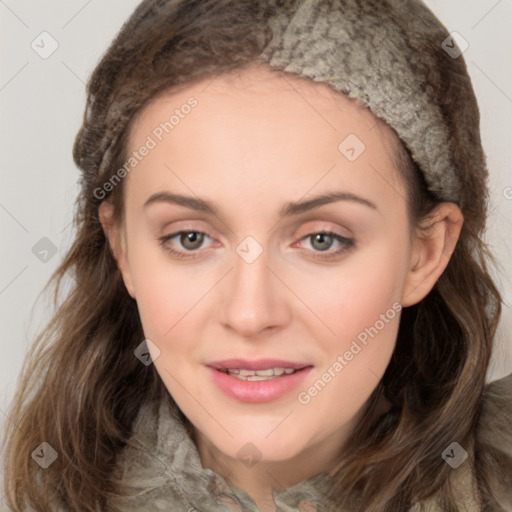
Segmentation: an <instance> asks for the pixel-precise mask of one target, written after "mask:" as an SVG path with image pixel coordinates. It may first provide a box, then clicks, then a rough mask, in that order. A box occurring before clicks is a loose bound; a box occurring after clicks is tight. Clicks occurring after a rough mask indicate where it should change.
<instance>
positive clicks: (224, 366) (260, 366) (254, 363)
mask: <svg viewBox="0 0 512 512" xmlns="http://www.w3.org/2000/svg"><path fill="white" fill-rule="evenodd" d="M206 366H210V367H211V368H215V369H217V370H234V369H240V370H267V369H268V368H293V369H294V370H300V369H302V368H306V367H307V366H311V365H310V364H307V363H306V364H305V363H294V362H292V361H283V360H282V359H254V360H249V359H224V360H223V361H213V362H211V363H207V365H206Z"/></svg>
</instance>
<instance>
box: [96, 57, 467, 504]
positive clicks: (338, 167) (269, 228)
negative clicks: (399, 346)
mask: <svg viewBox="0 0 512 512" xmlns="http://www.w3.org/2000/svg"><path fill="white" fill-rule="evenodd" d="M190 97H194V98H195V99H196V100H197V102H198V104H197V106H196V107H195V108H194V109H192V110H191V112H190V113H189V114H188V115H186V116H184V117H183V119H180V122H179V124H178V125H177V126H175V127H174V129H173V130H172V132H170V133H169V134H166V135H164V137H163V138H162V141H161V142H159V143H158V145H157V146H156V147H155V148H154V149H152V150H151V151H150V152H149V154H148V155H147V156H146V157H145V158H144V159H143V160H142V161H141V162H140V163H138V165H137V167H136V168H135V169H134V170H133V171H132V172H131V173H130V174H129V175H128V176H127V177H126V178H125V182H124V186H125V187H126V188H125V191H124V193H125V212H124V213H125V220H124V222H123V224H122V225H121V226H119V225H117V224H116V223H115V222H114V221H113V220H112V209H111V205H110V204H109V203H108V201H104V202H103V203H102V204H101V206H100V219H101V222H102V224H103V227H104V230H105V233H106V235H107V237H108V239H109V241H110V244H111V247H112V250H113V254H114V255H115V258H116V261H117V263H118V266H119V269H120V271H121V273H122V275H123V279H124V282H125V285H126V288H127V290H128V292H129V293H130V295H131V296H132V297H133V298H135V300H136V301H137V305H138V308H139V313H140V317H141V321H142V325H143V328H144V333H145V336H146V338H148V339H150V340H151V341H152V342H153V343H154V344H155V345H156V346H157V347H158V349H159V350H160V355H159V356H158V357H156V359H155V361H154V364H155V366H156V369H157V371H158V373H159V375H160V376H161V378H162V379H163V382H164V383H165V386H166V387H167V389H168V390H169V392H170V393H171V395H172V396H173V397H174V399H175V401H176V402H177V404H178V405H179V407H180V408H181V409H182V410H183V412H184V413H185V414H186V416H187V417H188V418H189V419H190V420H191V422H192V423H193V425H194V426H195V441H196V443H197V446H198V449H199V453H200V456H201V460H202V463H203V466H204V467H210V468H212V469H214V470H215V471H217V472H219V473H220V474H222V475H223V476H225V477H226V478H228V479H229V481H231V482H232V483H233V484H234V485H236V486H238V487H241V488H243V489H245V490H246V491H247V492H248V493H249V494H250V495H251V496H252V497H253V498H254V499H255V501H256V502H257V504H258V505H259V507H260V508H261V510H265V511H266V510H269V511H273V510H274V506H273V500H272V499H271V492H272V489H273V488H280V487H287V486H290V485H293V484H295V483H297V482H300V481H303V480H305V479H307V478H309V477H311V476H313V475H315V474H317V473H320V472H322V471H332V470H333V469H334V468H335V467H336V464H337V461H338V460H339V454H340V453H342V452H343V447H344V442H345V440H346V439H347V436H348V435H349V433H350V431H351V429H352V428H353V426H354V424H355V422H356V421H357V419H358V418H359V415H360V414H361V413H362V408H363V406H364V405H365V403H366V401H367V399H368V397H369V396H370V394H371V393H372V391H373V390H374V389H375V387H376V386H377V384H378V381H379V379H380V378H381V377H382V375H383V374H384V371H385V369H386V367H387V365H388V363H389V360H390V358H391V355H392V352H393V349H394V346H395V342H396V336H397V332H398V325H399V316H400V314H399V313H398V314H396V315H394V318H392V319H389V318H388V321H387V322H384V327H383V328H381V329H380V330H379V331H378V334H377V335H375V336H374V337H373V338H369V339H368V343H367V344H366V345H365V346H362V349H361V350H360V351H359V352H358V353H357V355H354V357H353V359H352V360H350V361H347V364H346V366H344V368H343V370H342V371H340V372H339V373H337V374H336V376H335V377H333V378H332V379H331V381H330V382H329V383H328V384H327V385H326V386H325V387H324V388H323V389H322V390H321V391H320V392H319V393H318V394H317V395H316V396H314V397H312V398H311V400H310V401H309V403H307V404H303V403H300V402H299V400H298V398H297V396H298V393H299V392H300V391H307V390H308V388H310V387H311V386H312V385H313V384H314V382H315V381H317V380H318V379H319V378H321V376H322V374H323V373H324V372H326V371H327V370H328V368H329V367H332V366H333V364H334V363H335V362H336V361H337V360H338V359H337V358H338V356H339V355H343V354H344V353H345V352H346V351H347V350H349V349H350V347H351V343H352V342H353V340H355V339H356V338H357V336H358V334H360V333H361V332H362V331H364V329H365V328H367V327H370V326H374V325H375V324H376V321H377V320H379V319H380V318H382V317H381V315H383V314H384V315H385V314H386V311H388V310H390V309H393V308H392V306H393V304H402V305H403V307H407V306H410V305H412V304H415V303H417V302H419V301H420V300H421V299H422V298H423V297H424V296H425V295H426V294H427V293H428V292H429V291H430V290H431V288H432V287H433V286H434V284H435V282H436V280H437V279H438V278H439V276H440V275H441V274H442V272H443V270H444V269H445V267H446V265H447V263H448V260H449V256H450V254H451V253H452V251H453V248H454V246H455V243H456V240H457V238H458V236H459V233H460V229H461V227H462V223H463V218H462V214H461V212H460V210H459V208H457V207H456V205H454V204H452V203H441V204H440V205H439V206H438V207H437V209H436V212H437V214H436V216H435V218H434V225H433V228H432V229H430V230H429V231H428V232H427V236H424V237H423V238H420V237H415V238H414V239H413V240H412V242H410V241H409V225H408V218H407V210H406V202H405V197H406V192H405V189H404V186H403V184H402V182H401V179H400V176H399V174H398V172H397V170H396V169H395V165H394V163H393V160H392V151H393V148H392V141H393V138H394V137H396V136H395V135H394V133H393V132H392V130H391V129H390V128H389V127H387V126H386V125H385V124H384V123H383V122H381V121H379V120H378V119H377V118H376V117H374V115H373V114H372V113H371V112H370V111H369V110H368V109H366V108H363V107H362V106H360V105H359V104H358V103H356V102H354V101H353V100H350V99H348V97H347V96H345V95H342V94H338V93H336V92H334V91H332V90H331V89H330V88H329V87H328V86H327V85H325V84H321V83H314V82H312V81H309V80H306V79H303V78H299V77H295V76H293V75H290V74H282V73H279V72H276V71H273V70H271V69H270V68H267V67H266V66H264V65H252V66H250V67H248V68H247V69H245V70H242V71H238V72H234V73H230V74H225V75H221V76H218V77H217V78H215V80H213V81H212V80H211V79H210V80H206V81H201V82H198V83H195V84H192V85H189V86H187V87H184V88H182V89H181V90H178V91H172V92H169V93H168V94H166V95H165V96H163V97H161V98H159V99H157V100H156V101H154V102H152V104H150V105H148V106H146V107H145V109H144V110H143V111H142V112H141V115H139V116H138V117H137V119H136V120H135V123H134V125H133V127H132V132H131V139H130V148H129V149H130V151H129V152H130V153H131V151H134V150H136V149H137V148H139V147H140V146H141V145H143V144H144V143H145V141H146V140H147V136H148V135H151V134H152V132H153V130H154V129H155V127H157V126H158V125H159V124H160V123H162V122H164V121H165V120H168V119H169V117H170V115H172V113H173V111H174V109H176V108H178V109H179V108H180V107H181V106H182V105H183V104H185V103H186V102H187V100H188V99H189V98H190ZM350 134H355V135H356V136H357V137H358V138H359V139H360V140H361V141H362V142H363V143H364V145H365V146H366V149H365V150H364V151H363V152H362V153H361V154H360V156H359V157H358V158H357V159H355V160H354V161H350V160H349V159H347V158H346V156H345V155H344V154H343V153H342V152H341V151H340V150H339V149H338V146H339V144H340V143H341V142H342V141H343V140H344V139H345V138H346V137H347V136H348V135H350ZM164 191H166V192H170V193H177V194H184V195H188V196H193V197H200V198H203V199H207V200H209V201H211V202H212V203H213V204H214V205H215V206H216V207H217V208H218V210H219V212H218V214H217V215H212V214H209V213H205V212H201V211H195V210H192V209H189V208H186V207H183V206H178V205H174V204H170V203H164V202H159V203H154V204H152V205H150V206H148V207H147V208H144V206H143V205H144V203H145V201H146V200H147V199H148V198H149V197H150V196H151V195H153V194H155V193H158V192H164ZM333 191H345V192H351V193H354V194H357V195H358V196H360V197H363V198H365V199H367V200H369V201H371V202H373V203H374V204H375V205H376V207H377V209H372V208H370V207H368V206H366V205H363V204H359V203H357V202H354V201H338V202H334V203H331V204H327V205H323V206H320V207H318V208H316V209H314V210H311V211H309V212H307V213H302V214H299V215H292V216H290V217H286V218H283V217H281V216H280V215H279V211H280V209H281V208H282V206H283V205H284V204H285V203H287V202H290V201H304V200H308V199H310V198H312V197H313V196H316V195H317V194H321V193H324V192H333ZM180 230H195V231H197V232H203V233H206V235H207V236H205V237H204V240H203V242H202V243H201V240H196V241H195V242H194V241H191V242H190V241H189V242H188V243H187V239H186V238H185V237H181V242H180V236H179V235H178V236H175V237H174V238H172V239H170V240H168V241H167V242H165V245H164V246H162V245H161V244H160V242H159V240H158V238H159V237H162V236H164V235H171V234H174V233H177V232H179V231H180ZM325 231H333V232H335V233H336V234H339V235H341V236H344V237H347V238H350V239H353V240H354V242H355V246H353V247H351V248H349V249H348V250H346V251H345V252H343V253H342V254H340V255H337V256H335V255H334V256H333V258H332V259H331V260H330V261H324V260H321V259H315V255H320V256H321V255H322V254H333V253H334V252H335V251H336V250H337V249H339V248H341V247H343V245H342V243H340V242H338V241H336V239H329V238H327V239H326V240H325V241H324V242H322V241H321V240H320V241H319V240H317V241H316V242H315V237H314V236H309V237H308V235H314V234H316V233H320V232H325ZM247 236H251V237H253V238H254V239H255V240H256V241H257V243H258V244H259V246H261V248H262V249H263V252H262V253H261V254H260V255H259V257H257V258H256V259H255V261H253V262H252V263H250V264H249V263H247V262H246V261H244V259H243V258H242V257H241V256H240V255H239V254H238V253H237V251H236V250H237V247H238V246H239V245H240V244H241V242H242V241H244V239H245V238H246V237H247ZM190 247H192V250H190V249H189V250H188V254H189V255H190V254H191V253H192V252H193V251H195V252H194V253H193V254H196V255H198V256H197V257H196V258H195V259H177V258H176V257H174V256H173V255H172V254H170V253H169V252H168V248H172V249H174V250H176V251H179V252H182V253H184V254H187V248H190ZM322 248H324V250H323V251H322ZM389 316H390V315H388V317H389ZM360 345H361V344H360ZM232 357H240V358H247V359H260V358H279V359H284V360H288V361H295V362H301V363H306V364H311V365H313V370H312V371H311V373H310V374H309V375H308V378H307V380H306V381H305V382H304V383H303V384H302V385H301V386H300V387H299V388H297V389H295V390H293V391H292V392H290V393H288V394H287V395H286V396H284V397H282V398H280V399H278V400H275V401H273V402H270V403H262V404H251V403H242V402H239V401H237V400H235V399H233V398H230V397H228V396H226V395H224V394H223V393H222V392H221V391H220V390H219V389H218V388H217V387H216V386H215V385H213V384H212V382H211V378H210V375H209V373H208V371H207V368H206V367H205V364H206V363H208V362H211V361H214V360H220V359H226V358H232ZM247 443H252V444H253V445H255V446H256V447H257V449H258V451H259V453H260V454H261V459H260V460H259V461H258V463H256V464H255V465H253V466H251V467H247V466H246V465H245V464H244V462H243V461H242V460H240V457H239V456H238V452H239V450H240V449H241V448H242V447H244V446H245V445H246V444H247Z"/></svg>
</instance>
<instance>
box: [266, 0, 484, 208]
mask: <svg viewBox="0 0 512 512" xmlns="http://www.w3.org/2000/svg"><path fill="white" fill-rule="evenodd" d="M269 23H270V26H271V28H272V31H273V39H272V41H271V42H270V43H269V44H268V46H267V47H266V48H265V50H264V51H263V54H262V55H261V60H263V61H265V62H267V63H268V64H270V65H271V66H273V67H275V68H278V69H281V70H283V71H288V72H292V73H296V74H298V75H300V76H303V77H307V78H310V79H313V80H315V81H321V82H325V83H327V84H329V85H330V86H331V87H333V88H334V89H335V90H337V91H339V92H343V93H346V94H348V96H349V97H351V98H356V99H357V100H358V101H359V102H360V103H362V104H363V105H365V106H367V107H369V108H370V109H371V111H372V112H373V113H374V114H375V115H376V116H377V117H380V118H381V119H383V120H384V121H386V122H387V123H388V124H389V125H390V126H391V127H392V128H394V130H395V131H396V132H397V134H398V136H399V137H400V139H401V140H402V141H403V142H404V143H405V145H406V147H407V148H408V149H409V151H410V153H411V155H412V157H413V159H414V160H415V161H416V163H417V164H418V165H419V167H420V168H421V170H422V171H423V173H424V176H425V179H426V182H427V184H428V188H429V190H431V191H432V192H434V193H435V194H436V195H437V196H438V197H439V198H441V199H444V200H446V201H453V202H456V203H458V202H459V200H460V198H461V187H463V185H464V177H465V176H466V174H467V173H469V172H475V173H481V174H482V175H483V176H484V177H485V178H486V177H487V170H486V166H485V161H484V155H483V151H482V148H481V145H480V134H479V113H478V107H477V104H476V99H475V97H474V92H473V89H472V85H471V82H470V79H469V76H468V74H467V70H466V65H465V63H464V61H463V59H462V55H461V52H460V49H459V47H458V46H457V44H456V42H455V40H454V39H453V37H451V36H450V34H449V33H448V32H447V30H446V28H445V27H444V26H443V25H442V24H441V23H440V22H439V21H438V19H437V18H436V17H435V16H434V15H433V14H432V13H431V12H430V11H429V10H428V9H427V8H426V7H425V5H424V4H423V3H421V2H420V1H419V0H410V1H408V0H401V1H398V0H397V1H392V0H388V1H385V0H373V1H372V0H343V1H336V0H331V1H322V0H304V1H301V2H297V9H296V10H295V11H294V12H293V13H292V14H289V13H287V12H285V11H283V12H281V14H280V15H278V16H277V17H274V18H272V19H271V20H269Z"/></svg>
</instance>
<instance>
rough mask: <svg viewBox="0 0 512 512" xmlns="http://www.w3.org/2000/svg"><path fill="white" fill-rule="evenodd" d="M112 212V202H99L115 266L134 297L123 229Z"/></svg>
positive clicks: (103, 225)
mask: <svg viewBox="0 0 512 512" xmlns="http://www.w3.org/2000/svg"><path fill="white" fill-rule="evenodd" d="M113 212H114V207H113V205H112V203H110V202H109V201H107V200H105V201H102V202H101V204H100V206H99V210H98V213H99V218H100V222H101V226H102V228H103V232H104V233H105V237H106V238H107V240H108V243H109V245H110V249H111V251H112V255H113V256H114V259H115V260H116V264H117V268H118V269H119V271H120V272H121V276H122V278H123V281H124V284H125V286H126V289H127V290H128V293H129V294H130V296H131V297H132V298H135V291H134V287H133V281H132V275H131V271H130V266H129V264H128V257H127V252H128V251H127V247H126V236H125V233H124V229H123V228H122V227H120V226H119V223H118V222H116V221H115V219H114V216H113Z"/></svg>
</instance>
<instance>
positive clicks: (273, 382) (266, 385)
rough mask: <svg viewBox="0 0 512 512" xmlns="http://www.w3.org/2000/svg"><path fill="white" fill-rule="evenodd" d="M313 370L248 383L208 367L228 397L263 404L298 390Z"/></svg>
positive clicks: (216, 382)
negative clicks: (295, 389)
mask: <svg viewBox="0 0 512 512" xmlns="http://www.w3.org/2000/svg"><path fill="white" fill-rule="evenodd" d="M312 369H313V367H312V366H308V367H306V368H303V369H302V370H298V371H296V372H295V373H291V374H289V375H286V376H285V375H283V376H280V377H276V378H274V379H269V380H256V381H248V380H241V379H237V378H236V377H232V376H231V375H228V374H227V373H224V372H221V371H219V370H216V369H215V368H211V367H208V371H209V372H210V374H211V376H212V379H213V382H215V384H216V385H217V386H218V387H219V388H220V389H221V391H223V392H224V393H225V394H226V395H228V396H229V397H231V398H234V399H235V400H239V401H240V402H250V403H263V402H271V401H272V400H277V399H278V398H281V397H282V396H284V395H286V394H287V393H289V392H290V391H292V390H293V389H294V388H296V387H297V386H298V385H299V384H300V383H301V382H302V381H303V380H304V379H305V378H306V376H307V375H308V374H309V372H310V371H311V370H312Z"/></svg>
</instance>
